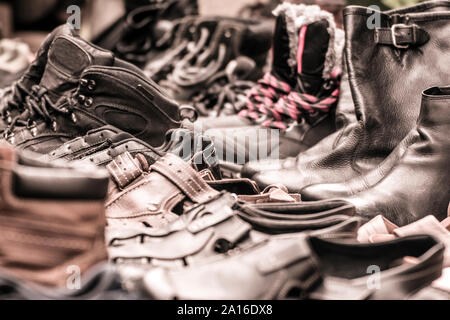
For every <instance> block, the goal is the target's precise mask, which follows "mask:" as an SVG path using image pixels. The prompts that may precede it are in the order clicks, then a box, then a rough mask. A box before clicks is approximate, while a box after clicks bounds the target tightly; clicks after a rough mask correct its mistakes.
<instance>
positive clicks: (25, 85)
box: [0, 25, 76, 131]
mask: <svg viewBox="0 0 450 320" xmlns="http://www.w3.org/2000/svg"><path fill="white" fill-rule="evenodd" d="M65 35H67V36H72V37H75V36H76V34H75V32H74V31H73V29H71V28H70V27H69V25H62V26H59V27H57V28H56V29H55V30H53V31H52V32H51V33H50V34H49V35H48V36H47V37H46V38H45V40H44V41H43V42H42V44H41V46H40V47H39V50H38V52H37V53H36V58H35V60H34V61H33V62H32V63H31V64H30V65H29V66H28V68H27V69H26V70H25V72H24V74H23V75H22V76H21V77H20V78H19V79H18V81H17V82H16V83H14V84H12V85H11V86H10V87H9V88H8V89H7V90H4V93H2V94H0V112H1V114H2V117H1V119H0V131H3V130H4V129H6V127H7V126H8V125H9V123H11V121H12V120H13V119H14V118H15V117H17V116H19V115H20V113H21V112H22V111H23V106H22V105H21V104H22V103H23V102H24V101H25V97H26V96H27V95H29V94H30V93H31V89H32V87H33V85H38V84H39V83H40V81H41V78H42V75H43V73H44V70H45V66H46V64H47V54H48V50H49V48H50V46H51V44H52V43H53V40H55V39H56V38H57V37H58V36H65Z"/></svg>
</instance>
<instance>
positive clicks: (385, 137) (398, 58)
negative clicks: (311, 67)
mask: <svg viewBox="0 0 450 320" xmlns="http://www.w3.org/2000/svg"><path fill="white" fill-rule="evenodd" d="M374 13H375V12H371V11H370V10H369V13H367V10H366V9H364V8H360V7H352V6H351V7H347V8H346V10H345V28H346V60H347V67H348V73H349V80H350V87H351V90H352V96H353V100H354V103H355V111H356V115H357V119H358V123H356V124H353V125H352V126H351V128H348V129H351V130H350V131H349V132H348V134H347V137H346V138H345V139H344V141H340V143H338V144H335V145H333V150H332V151H331V152H329V153H327V154H325V155H323V154H322V155H321V157H319V159H317V158H315V157H312V159H311V158H309V155H308V157H303V156H302V155H300V156H299V157H297V159H289V160H286V161H285V162H282V163H280V162H279V161H275V163H271V162H265V163H262V164H261V165H258V164H256V165H253V164H251V165H249V166H248V167H247V168H244V170H243V176H245V177H249V178H252V179H253V180H255V181H256V182H257V183H258V185H260V186H261V187H264V186H267V185H271V184H273V183H276V182H280V181H283V183H284V184H285V185H286V186H287V187H288V189H289V190H290V191H291V192H299V191H300V190H301V189H302V188H304V187H305V186H308V185H311V184H317V183H324V182H326V183H334V182H340V181H344V180H348V179H351V178H353V177H355V176H359V175H361V174H364V173H366V172H368V171H370V170H371V169H373V168H374V167H376V166H377V165H378V164H379V163H380V162H381V161H382V160H384V159H385V158H386V157H387V156H388V155H389V154H390V153H391V152H392V150H393V149H394V148H395V147H396V146H397V145H398V144H399V143H400V141H402V139H403V138H404V137H405V136H406V135H407V133H408V132H409V131H410V130H411V129H412V128H413V127H414V125H415V121H416V119H417V117H418V115H419V109H420V108H419V106H420V99H421V97H420V92H421V91H423V90H425V89H427V88H429V87H431V86H433V85H441V84H442V83H446V82H448V79H449V76H450V67H449V66H450V65H449V64H448V63H446V62H447V61H449V53H448V50H445V49H444V48H446V47H448V45H449V44H450V40H449V37H448V36H446V35H447V34H448V33H449V31H450V23H449V19H448V17H449V16H450V3H449V2H448V1H430V2H425V3H421V4H419V5H416V6H412V7H408V8H403V9H398V10H392V11H387V12H382V13H381V12H380V13H378V14H380V19H381V25H382V27H381V28H376V29H368V28H367V21H368V19H369V17H371V16H372V15H373V14H374ZM402 23H403V24H404V25H403V24H402ZM414 34H415V35H416V36H415V37H412V35H414ZM393 35H394V36H395V37H394V38H393V37H392V36H393ZM405 84H407V85H405ZM264 167H266V168H270V169H267V170H262V171H259V170H261V169H263V168H264ZM258 171H259V172H258Z"/></svg>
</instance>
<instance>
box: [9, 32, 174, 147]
mask: <svg viewBox="0 0 450 320" xmlns="http://www.w3.org/2000/svg"><path fill="white" fill-rule="evenodd" d="M48 56H49V62H48V63H47V66H46V70H45V72H44V75H43V77H42V80H41V84H40V89H39V93H38V94H37V97H36V98H35V99H38V100H37V101H42V100H45V101H46V102H45V103H46V104H47V105H49V106H51V104H56V106H55V110H51V111H50V114H49V117H44V119H41V117H40V116H35V117H34V118H36V119H32V120H35V122H34V123H33V125H31V126H30V125H29V124H28V123H29V122H30V120H26V118H27V114H24V115H22V116H21V117H22V118H23V120H26V123H27V124H28V125H26V126H24V125H17V126H15V128H14V129H11V130H10V131H12V132H9V133H8V134H7V135H6V137H7V139H8V141H9V142H10V143H13V144H14V145H16V146H18V147H20V148H22V149H28V150H32V151H35V152H39V153H47V152H50V151H52V150H53V149H55V148H57V147H59V146H60V145H61V144H62V143H64V142H67V141H69V140H72V139H73V138H76V137H78V136H82V135H84V134H86V133H87V131H89V130H91V129H95V128H98V127H102V126H104V125H107V124H110V125H114V126H116V127H118V128H119V129H122V130H123V131H126V132H129V133H131V134H133V135H134V136H135V137H137V138H140V139H142V140H144V141H145V142H147V143H150V144H151V145H154V146H158V145H160V144H161V143H162V142H163V137H164V135H165V133H166V131H167V130H169V129H171V128H176V127H179V125H180V123H179V121H178V120H179V114H178V113H179V111H178V105H177V104H176V103H175V102H174V101H172V100H170V99H169V98H167V97H166V96H165V94H164V93H163V92H162V91H161V89H160V88H159V87H158V86H157V85H156V84H155V83H153V82H152V81H151V80H148V79H146V78H145V76H144V75H143V74H142V72H141V71H140V70H139V69H138V68H136V67H134V66H132V65H130V64H128V63H126V62H124V61H121V60H119V59H115V58H114V57H113V55H112V53H111V52H108V51H104V50H101V49H99V48H96V47H94V46H93V45H91V44H89V43H88V42H85V41H83V40H81V39H76V38H73V37H72V38H71V37H58V38H57V39H56V40H55V41H54V42H53V44H52V46H51V49H50V50H49V53H48ZM112 88H114V89H112ZM32 99H34V98H32ZM39 99H41V100H39ZM48 100H49V101H48ZM39 103H44V102H39ZM47 108H49V107H47ZM46 118H47V119H46ZM50 119H53V120H52V121H50ZM44 120H45V121H44ZM49 121H50V122H51V125H50V123H49Z"/></svg>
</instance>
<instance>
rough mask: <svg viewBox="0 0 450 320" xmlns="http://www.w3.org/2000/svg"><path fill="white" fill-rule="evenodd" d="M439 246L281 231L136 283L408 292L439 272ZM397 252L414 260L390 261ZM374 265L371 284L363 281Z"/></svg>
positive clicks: (254, 290)
mask: <svg viewBox="0 0 450 320" xmlns="http://www.w3.org/2000/svg"><path fill="white" fill-rule="evenodd" d="M443 248H444V246H443V245H442V244H441V243H438V242H436V240H434V239H433V238H431V237H429V236H417V237H406V238H403V239H399V240H394V241H391V242H385V243H382V244H376V245H373V244H371V245H361V244H359V245H358V244H353V243H350V242H349V240H348V239H346V240H345V241H344V240H337V239H336V238H333V237H332V236H330V235H325V236H323V235H322V236H321V235H316V236H307V235H305V234H291V235H281V236H275V237H271V238H269V239H264V240H262V241H260V242H258V243H256V244H254V245H253V246H250V247H248V248H245V249H242V250H237V251H235V252H233V253H232V254H230V255H227V256H226V255H224V256H222V257H220V258H217V259H211V260H209V261H207V262H205V263H203V264H201V265H195V266H190V267H189V266H188V267H184V268H178V269H164V268H156V269H152V270H151V271H149V272H148V273H147V274H146V276H145V278H144V284H145V288H146V290H147V292H148V294H149V295H150V296H151V297H153V298H157V299H192V300H195V299H217V300H230V299H236V298H237V299H241V300H248V299H286V298H291V299H292V298H295V299H313V300H323V299H340V300H342V299H344V300H378V299H399V298H408V297H409V296H411V295H412V294H413V293H415V292H416V291H417V290H419V289H421V288H423V287H425V286H427V285H428V284H430V283H431V282H432V281H433V280H434V279H436V278H437V277H439V275H440V273H441V270H440V269H439V268H440V267H441V266H442V251H443ZM404 256H414V257H417V259H418V264H416V265H398V260H401V259H402V258H403V257H404ZM375 265H376V266H379V267H380V271H381V272H380V273H379V275H380V281H381V283H382V286H380V287H379V288H375V287H374V286H373V287H370V286H368V285H367V284H368V281H369V276H370V275H368V274H367V270H368V268H369V267H370V266H375Z"/></svg>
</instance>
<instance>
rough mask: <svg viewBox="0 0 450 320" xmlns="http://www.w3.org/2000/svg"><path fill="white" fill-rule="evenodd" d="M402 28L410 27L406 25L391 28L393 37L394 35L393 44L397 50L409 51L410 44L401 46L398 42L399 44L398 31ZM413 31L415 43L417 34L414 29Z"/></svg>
mask: <svg viewBox="0 0 450 320" xmlns="http://www.w3.org/2000/svg"><path fill="white" fill-rule="evenodd" d="M400 27H408V26H407V25H405V24H394V25H392V27H391V35H392V44H393V45H394V47H396V48H397V49H408V48H409V44H406V45H400V44H398V42H397V33H396V31H397V30H398V29H399V28H400ZM412 30H413V32H412V34H413V42H416V39H415V38H416V32H415V29H414V28H412Z"/></svg>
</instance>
